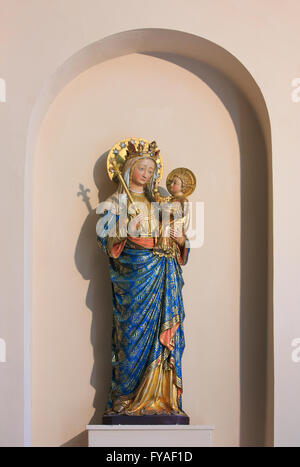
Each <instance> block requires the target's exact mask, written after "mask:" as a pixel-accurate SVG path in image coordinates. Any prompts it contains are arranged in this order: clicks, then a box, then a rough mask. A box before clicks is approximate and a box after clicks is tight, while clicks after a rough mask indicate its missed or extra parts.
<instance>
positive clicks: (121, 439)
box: [86, 415, 214, 455]
mask: <svg viewBox="0 0 300 467" xmlns="http://www.w3.org/2000/svg"><path fill="white" fill-rule="evenodd" d="M166 416H167V415H166ZM127 418H129V416H127ZM130 418H131V416H130ZM136 418H137V417H136ZM139 418H140V417H139ZM86 428H87V430H88V435H89V446H90V447H105V448H106V449H108V448H112V452H114V451H113V450H114V449H115V448H116V446H118V447H126V448H128V447H152V448H153V446H155V448H157V447H163V448H165V447H166V446H167V447H168V448H169V447H174V448H175V450H176V451H178V447H187V448H190V447H209V446H212V438H213V431H214V426H211V425H169V426H167V425H160V426H159V425H139V426H137V425H135V426H134V425H88V426H87V427H86ZM145 455H146V453H145Z"/></svg>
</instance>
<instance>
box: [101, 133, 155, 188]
mask: <svg viewBox="0 0 300 467" xmlns="http://www.w3.org/2000/svg"><path fill="white" fill-rule="evenodd" d="M129 141H131V142H132V143H133V144H134V145H135V147H137V145H138V144H139V143H144V144H145V147H146V146H148V145H149V144H150V142H149V141H147V140H146V139H145V138H125V139H121V141H119V142H118V143H116V144H115V145H114V146H113V147H112V148H111V150H110V151H109V153H108V156H107V173H108V176H109V178H110V179H111V180H112V181H113V182H115V183H119V179H118V177H117V175H115V173H114V169H113V167H114V164H117V166H118V168H119V170H120V172H122V169H123V166H124V164H125V161H126V153H127V145H128V143H129ZM146 157H149V158H150V159H151V156H146ZM156 165H157V181H158V182H159V181H160V180H161V177H162V173H163V163H162V158H161V154H159V156H158V157H157V159H156Z"/></svg>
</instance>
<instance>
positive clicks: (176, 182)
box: [170, 176, 182, 195]
mask: <svg viewBox="0 0 300 467" xmlns="http://www.w3.org/2000/svg"><path fill="white" fill-rule="evenodd" d="M181 191H182V181H181V180H180V178H179V177H176V176H175V177H173V180H172V182H171V185H170V192H171V194H172V195H176V194H178V193H180V192H181Z"/></svg>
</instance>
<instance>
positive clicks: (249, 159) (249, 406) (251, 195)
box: [147, 53, 272, 446]
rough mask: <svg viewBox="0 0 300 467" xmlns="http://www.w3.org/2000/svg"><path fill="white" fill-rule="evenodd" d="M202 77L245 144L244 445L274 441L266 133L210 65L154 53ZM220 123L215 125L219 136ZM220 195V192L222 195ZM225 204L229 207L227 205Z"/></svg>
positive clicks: (242, 290) (227, 81) (242, 286)
mask: <svg viewBox="0 0 300 467" xmlns="http://www.w3.org/2000/svg"><path fill="white" fill-rule="evenodd" d="M147 55H151V56H154V57H157V58H160V59H163V60H167V61H169V62H172V63H174V64H176V65H178V66H180V67H182V68H185V69H186V70H188V71H190V72H191V73H193V74H194V75H195V76H198V78H200V79H201V80H202V81H204V82H205V83H206V84H207V85H208V86H209V87H210V88H211V89H212V90H213V91H214V92H215V93H216V95H217V96H218V97H219V98H220V100H221V101H222V103H223V104H224V106H225V107H226V109H227V110H228V112H229V114H230V116H231V119H232V121H233V124H234V126H235V130H236V133H237V137H238V141H239V149H240V168H241V172H240V180H241V240H240V244H241V252H240V268H241V277H240V401H241V403H240V445H241V446H263V445H265V444H266V443H270V440H267V439H266V433H267V432H272V427H267V423H270V421H268V420H267V396H266V395H267V337H268V327H269V332H270V335H272V332H271V329H272V320H270V321H269V322H268V183H271V181H270V180H268V166H267V150H266V146H265V141H264V137H263V134H262V130H261V127H260V124H259V122H258V119H257V117H256V114H255V111H254V109H253V108H252V107H251V106H250V104H249V101H248V100H247V98H246V97H245V96H244V95H243V94H242V93H241V92H240V91H239V90H238V89H237V88H236V87H235V86H234V85H233V84H232V82H231V81H230V79H228V78H227V77H226V76H225V75H222V74H221V73H220V72H219V71H217V70H216V69H215V68H213V67H211V66H210V65H208V64H206V63H203V62H200V61H196V60H191V59H189V58H186V57H182V56H179V55H176V54H170V53H151V54H150V53H149V54H147ZM217 134H218V128H216V135H217ZM220 198H221V195H220ZM224 209H226V206H224Z"/></svg>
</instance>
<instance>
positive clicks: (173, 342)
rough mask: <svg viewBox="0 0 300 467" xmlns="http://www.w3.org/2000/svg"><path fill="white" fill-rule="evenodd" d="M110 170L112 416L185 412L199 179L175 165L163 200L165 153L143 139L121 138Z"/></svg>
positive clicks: (104, 206)
mask: <svg viewBox="0 0 300 467" xmlns="http://www.w3.org/2000/svg"><path fill="white" fill-rule="evenodd" d="M107 168H108V174H109V176H110V178H111V180H113V181H115V182H116V183H117V184H118V188H117V190H116V192H115V193H114V194H113V195H112V196H110V197H109V198H108V199H107V200H106V201H105V203H100V205H99V206H98V208H97V211H96V212H97V213H98V214H100V219H99V221H98V223H97V228H96V230H97V242H98V244H99V246H100V247H101V248H102V249H103V250H104V251H105V253H107V255H108V256H109V260H110V262H109V268H110V279H111V284H112V297H113V329H112V379H111V388H110V393H109V398H108V403H107V407H106V412H105V414H107V415H108V414H111V415H114V414H119V415H136V416H143V415H174V414H175V415H183V416H186V414H185V412H184V411H183V408H182V390H183V385H182V371H181V360H182V354H183V350H184V347H185V339H184V330H183V321H184V316H185V313H184V306H183V300H182V286H183V279H182V270H181V266H182V265H184V264H186V262H187V260H188V255H189V244H188V240H187V238H186V233H185V230H186V225H187V220H188V212H187V209H184V206H185V204H186V201H187V198H186V196H188V195H189V194H191V193H192V191H193V190H194V188H195V183H196V180H195V177H194V175H193V173H192V172H191V171H189V170H188V169H183V168H180V169H175V170H174V171H172V172H171V174H170V176H169V177H168V179H167V186H168V189H169V192H170V197H165V198H164V197H162V196H161V195H160V193H159V190H158V182H159V180H160V179H161V176H162V158H161V154H160V151H159V150H158V149H157V146H156V143H155V142H152V143H149V142H147V141H146V140H144V139H140V138H127V139H124V140H122V141H120V142H119V143H117V144H116V145H115V146H114V147H113V148H112V149H111V151H110V153H109V155H108V159H107ZM174 201H177V209H179V210H180V207H181V208H183V209H181V212H182V215H181V216H180V215H179V216H178V215H176V212H175V213H174V210H172V206H171V205H172V204H173V203H174ZM159 208H161V209H159ZM165 211H169V212H170V213H171V214H170V216H171V220H170V223H169V227H168V228H166V227H165V226H163V225H162V217H163V216H162V214H163V213H164V212H165ZM175 211H176V210H175ZM157 212H158V214H157Z"/></svg>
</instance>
